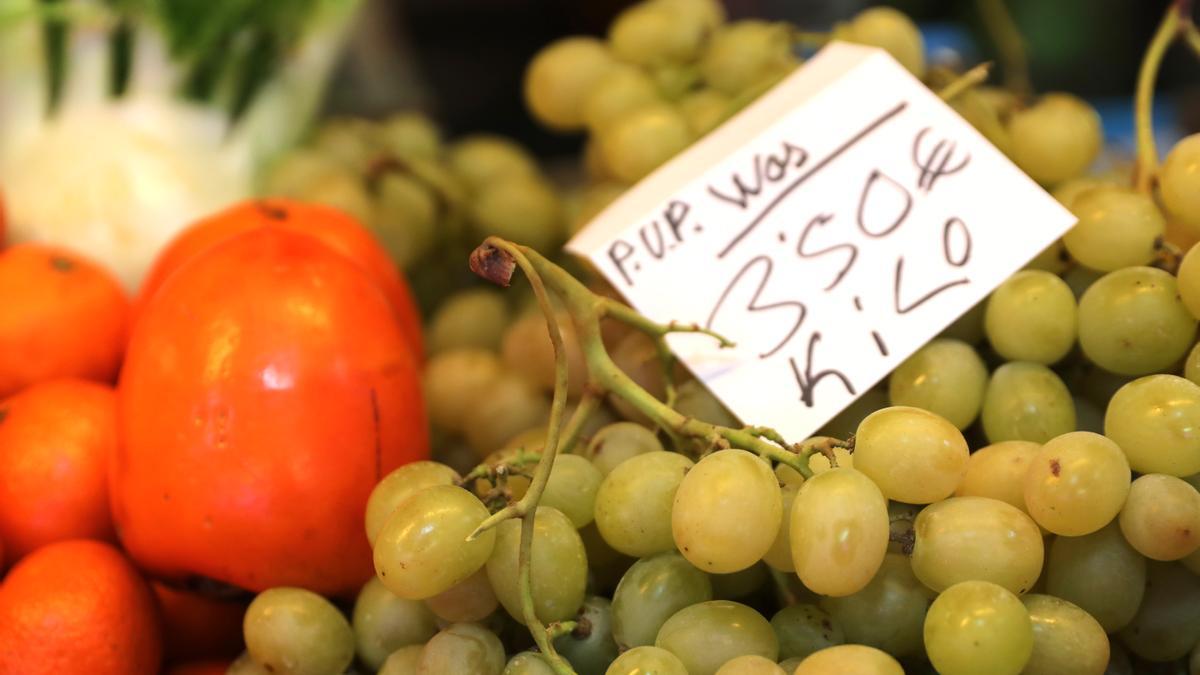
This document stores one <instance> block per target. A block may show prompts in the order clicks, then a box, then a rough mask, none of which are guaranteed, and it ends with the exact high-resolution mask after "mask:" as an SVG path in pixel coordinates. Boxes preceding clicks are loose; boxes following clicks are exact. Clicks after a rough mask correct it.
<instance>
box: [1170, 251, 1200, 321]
mask: <svg viewBox="0 0 1200 675" xmlns="http://www.w3.org/2000/svg"><path fill="white" fill-rule="evenodd" d="M1176 283H1177V284H1178V286H1179V297H1180V299H1181V300H1183V305H1184V307H1187V309H1188V312H1190V313H1191V315H1192V316H1193V317H1196V318H1200V246H1192V247H1191V248H1189V249H1188V252H1187V254H1186V255H1184V256H1183V261H1182V262H1180V263H1179V271H1178V272H1177V275H1176Z"/></svg>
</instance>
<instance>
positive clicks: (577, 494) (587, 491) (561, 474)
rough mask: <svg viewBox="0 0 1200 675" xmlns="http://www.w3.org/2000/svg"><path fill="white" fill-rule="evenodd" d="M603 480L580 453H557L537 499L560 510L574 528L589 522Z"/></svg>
mask: <svg viewBox="0 0 1200 675" xmlns="http://www.w3.org/2000/svg"><path fill="white" fill-rule="evenodd" d="M603 480H604V476H602V475H601V474H600V470H599V469H597V468H596V467H595V466H593V465H592V463H591V462H589V461H587V460H586V459H584V458H583V457H580V456H579V455H559V456H557V457H555V458H554V468H553V470H552V471H551V472H550V480H549V481H548V482H547V483H546V491H545V492H543V493H542V501H541V503H542V504H543V505H544V506H550V507H553V508H556V509H558V510H559V511H562V512H563V514H564V515H566V516H567V517H568V518H570V519H571V522H572V523H573V524H574V525H575V527H576V528H580V527H583V526H585V525H587V524H588V523H590V522H592V518H593V514H594V513H595V505H596V492H597V491H599V489H600V482H601V481H603Z"/></svg>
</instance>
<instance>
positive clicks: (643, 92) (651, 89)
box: [583, 65, 663, 134]
mask: <svg viewBox="0 0 1200 675" xmlns="http://www.w3.org/2000/svg"><path fill="white" fill-rule="evenodd" d="M662 102H663V98H662V96H661V95H659V93H658V85H656V84H655V83H654V80H652V79H650V76H649V75H647V74H646V73H645V71H643V70H642V69H641V68H635V67H633V66H627V65H618V66H616V67H614V68H612V69H611V70H609V71H608V72H607V73H605V74H604V76H603V77H601V78H600V79H599V80H598V81H597V82H596V86H595V88H594V89H592V90H591V91H590V92H588V93H587V95H586V96H584V99H583V119H584V120H585V121H586V122H587V126H588V129H590V130H591V131H592V133H593V134H596V133H600V131H601V130H603V129H605V128H606V127H608V126H609V125H610V124H612V123H613V122H614V121H616V120H618V119H620V118H621V117H622V116H623V115H627V114H629V113H631V112H633V111H634V110H636V109H638V108H640V107H642V106H644V105H649V104H654V103H662Z"/></svg>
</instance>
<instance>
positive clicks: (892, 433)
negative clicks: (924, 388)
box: [854, 406, 970, 504]
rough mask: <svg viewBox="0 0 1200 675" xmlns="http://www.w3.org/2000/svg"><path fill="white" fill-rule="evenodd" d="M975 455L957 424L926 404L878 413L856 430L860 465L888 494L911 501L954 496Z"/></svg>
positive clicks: (856, 461)
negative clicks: (920, 406)
mask: <svg viewBox="0 0 1200 675" xmlns="http://www.w3.org/2000/svg"><path fill="white" fill-rule="evenodd" d="M969 453H970V451H969V450H968V449H967V441H966V440H965V439H964V438H963V435H962V432H960V431H959V430H958V428H957V427H955V426H954V425H953V424H951V423H950V422H949V421H947V420H946V419H945V418H943V417H941V416H939V415H935V414H934V413H931V412H929V411H926V410H921V409H920V408H910V407H905V406H894V407H891V408H884V409H883V410H879V411H876V412H873V413H871V414H870V415H868V416H867V418H866V419H865V420H863V421H862V424H859V425H858V432H857V433H855V434H854V468H855V469H857V470H859V471H861V472H862V473H863V474H864V475H866V476H867V477H868V478H870V479H871V480H872V481H874V482H875V484H876V485H878V486H879V490H880V491H881V492H883V496H884V497H887V498H888V499H894V500H896V501H900V502H905V503H908V504H930V503H933V502H936V501H938V500H941V499H945V498H946V497H949V496H950V495H951V494H953V493H954V488H955V487H956V486H957V485H958V482H959V481H960V480H962V475H963V472H964V471H966V468H967V456H968V455H969Z"/></svg>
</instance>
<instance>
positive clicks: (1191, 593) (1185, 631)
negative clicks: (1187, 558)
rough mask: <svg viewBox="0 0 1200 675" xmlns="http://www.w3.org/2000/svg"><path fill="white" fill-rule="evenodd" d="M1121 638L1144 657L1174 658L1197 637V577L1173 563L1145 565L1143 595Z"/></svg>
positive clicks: (1199, 601) (1199, 634) (1199, 608)
mask: <svg viewBox="0 0 1200 675" xmlns="http://www.w3.org/2000/svg"><path fill="white" fill-rule="evenodd" d="M1120 636H1121V641H1122V642H1124V643H1125V646H1126V647H1128V648H1129V649H1130V651H1132V652H1133V653H1134V654H1137V655H1138V656H1140V657H1142V658H1143V659H1146V660H1147V661H1174V660H1175V659H1178V658H1182V657H1184V656H1186V655H1187V653H1188V652H1189V651H1191V649H1192V647H1193V646H1195V645H1196V642H1197V640H1200V578H1198V577H1197V576H1196V575H1195V574H1192V573H1191V572H1190V571H1189V570H1187V569H1186V568H1185V567H1183V566H1182V565H1179V564H1177V563H1164V562H1150V563H1149V564H1148V565H1147V566H1146V595H1145V597H1144V598H1143V599H1142V604H1141V606H1140V607H1138V611H1137V615H1135V616H1134V617H1133V620H1132V621H1130V622H1129V625H1127V626H1125V627H1124V628H1122V629H1121V633H1120Z"/></svg>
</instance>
